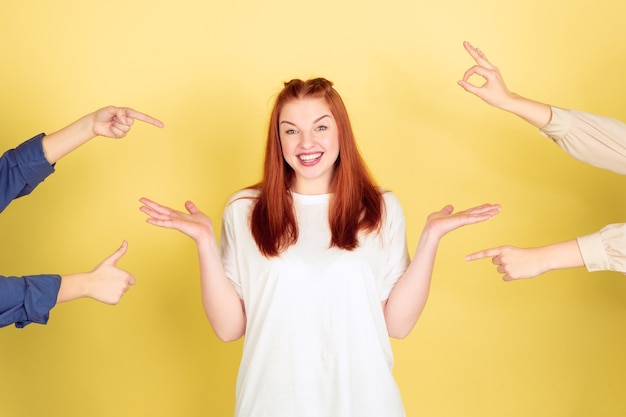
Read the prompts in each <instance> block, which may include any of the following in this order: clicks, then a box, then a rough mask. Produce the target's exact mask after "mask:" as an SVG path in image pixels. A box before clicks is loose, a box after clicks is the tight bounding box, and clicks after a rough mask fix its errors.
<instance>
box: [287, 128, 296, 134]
mask: <svg viewBox="0 0 626 417" xmlns="http://www.w3.org/2000/svg"><path fill="white" fill-rule="evenodd" d="M285 133H286V134H288V135H293V134H295V133H296V130H295V129H287V130H285Z"/></svg>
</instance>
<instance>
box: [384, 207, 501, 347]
mask: <svg viewBox="0 0 626 417" xmlns="http://www.w3.org/2000/svg"><path fill="white" fill-rule="evenodd" d="M453 210H454V208H453V207H452V206H446V207H444V208H443V209H442V210H441V211H438V212H435V213H432V214H431V215H429V216H428V219H427V220H426V226H425V227H424V230H423V231H422V235H421V236H420V240H419V242H418V244H417V248H416V250H415V255H414V257H413V260H412V261H411V263H410V265H409V267H408V268H407V270H406V271H405V273H404V274H403V275H402V276H401V277H400V279H399V280H398V282H397V283H396V285H395V286H394V287H393V290H392V291H391V294H390V295H389V298H388V299H387V301H386V302H384V303H383V309H384V313H385V321H386V323H387V329H388V332H389V335H390V336H391V337H396V338H403V337H406V336H407V335H408V334H409V333H410V331H411V329H412V328H413V326H414V325H415V323H416V322H417V319H418V318H419V316H420V315H421V314H422V311H423V310H424V307H425V306H426V301H427V299H428V293H429V291H430V282H431V277H432V272H433V267H434V263H435V256H436V254H437V247H438V245H439V241H440V240H441V238H442V237H443V236H444V235H445V234H447V233H448V232H451V231H452V230H455V229H457V228H459V227H462V226H465V225H469V224H474V223H478V222H482V221H485V220H488V219H490V218H491V217H493V216H495V215H496V214H498V212H499V210H500V207H499V206H498V205H494V204H484V205H481V206H478V207H474V208H471V209H467V210H464V211H460V212H458V213H453Z"/></svg>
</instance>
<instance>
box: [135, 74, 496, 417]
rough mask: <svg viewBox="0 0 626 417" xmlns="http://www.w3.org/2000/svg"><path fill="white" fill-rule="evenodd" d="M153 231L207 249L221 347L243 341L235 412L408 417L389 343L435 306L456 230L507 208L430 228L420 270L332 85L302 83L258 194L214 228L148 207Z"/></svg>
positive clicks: (287, 103) (278, 127) (283, 117)
mask: <svg viewBox="0 0 626 417" xmlns="http://www.w3.org/2000/svg"><path fill="white" fill-rule="evenodd" d="M141 202H142V203H143V204H144V205H143V206H142V207H141V210H142V211H143V212H144V213H146V214H147V215H148V216H149V217H148V219H147V221H148V222H149V223H151V224H153V225H156V226H161V227H166V228H171V229H176V230H179V231H181V232H183V233H185V234H187V235H188V236H190V237H191V238H193V239H194V240H195V242H196V244H197V248H198V254H199V259H200V270H201V281H202V297H203V304H204V309H205V312H206V314H207V317H208V319H209V321H210V323H211V325H212V327H213V329H214V330H215V333H216V334H217V336H218V337H219V338H220V339H222V340H224V341H229V340H236V339H238V338H240V337H242V336H243V335H244V334H245V342H244V350H243V358H242V361H241V366H240V372H239V377H238V382H237V404H236V411H235V414H236V415H237V416H246V417H252V416H254V417H260V416H271V417H281V416H284V417H287V416H288V417H293V416H298V417H304V416H315V417H321V416H332V417H342V416H359V417H368V416H372V417H380V416H386V417H395V416H403V415H404V410H403V405H402V400H401V398H400V394H399V391H398V387H397V386H396V383H395V381H394V379H393V376H392V373H391V369H392V364H393V355H392V351H391V346H390V342H389V336H392V337H399V338H402V337H405V336H406V335H407V334H408V333H409V332H410V331H411V329H412V327H413V325H414V324H415V322H416V321H417V319H418V317H419V315H420V313H421V312H422V310H423V308H424V305H425V303H426V299H427V296H428V291H429V286H430V279H431V272H432V268H433V263H434V259H435V253H436V249H437V245H438V242H439V240H440V239H441V237H442V236H443V235H444V234H446V233H447V232H449V231H451V230H453V229H456V228H458V227H460V226H463V225H467V224H471V223H476V222H481V221H484V220H487V219H489V218H491V217H492V216H494V215H495V214H497V213H498V211H499V207H498V206H497V205H492V204H485V205H482V206H480V207H475V208H472V209H469V210H465V211H462V212H458V213H453V208H452V206H446V207H444V208H443V209H442V210H441V211H438V212H435V213H433V214H431V215H430V216H428V219H427V221H426V226H425V228H424V230H423V232H422V235H421V239H420V241H419V244H418V247H417V249H416V252H415V256H414V258H413V261H412V262H411V261H410V259H409V256H408V252H407V247H406V238H405V220H404V213H403V211H402V208H401V206H400V204H399V202H398V200H397V198H396V197H395V196H394V195H393V194H392V193H391V192H386V191H383V190H381V189H379V188H377V187H376V185H375V184H374V181H373V180H372V178H371V176H370V174H369V173H368V170H367V168H366V165H365V163H364V161H363V159H362V158H361V155H360V154H359V151H358V149H357V145H356V141H355V139H354V134H353V132H352V128H351V125H350V121H349V118H348V113H347V111H346V108H345V106H344V104H343V101H342V100H341V97H340V96H339V94H338V93H337V92H336V90H335V89H334V88H333V86H332V83H331V82H329V81H327V80H325V79H321V78H318V79H312V80H308V81H301V80H292V81H290V82H288V83H286V84H285V86H284V88H283V90H282V91H281V92H280V93H279V94H278V97H277V99H276V102H275V104H274V108H273V110H272V113H271V116H270V122H269V132H268V136H267V145H266V152H265V168H264V173H263V178H262V180H261V182H260V183H259V184H257V185H255V186H252V187H250V188H248V189H245V190H242V191H239V192H238V193H236V194H235V195H234V196H233V197H232V198H231V199H230V201H229V202H228V204H227V206H226V209H225V211H224V214H223V222H222V228H223V229H222V235H221V254H220V248H219V247H218V245H217V243H216V239H215V234H214V230H213V226H212V223H211V220H210V219H209V218H208V217H207V216H206V215H204V214H203V213H202V212H200V210H198V208H197V207H196V206H195V205H194V204H193V203H191V202H187V203H186V204H185V207H186V209H187V211H188V213H184V212H181V211H177V210H173V209H171V208H168V207H164V206H161V205H159V204H157V203H155V202H153V201H151V200H148V199H146V198H142V199H141Z"/></svg>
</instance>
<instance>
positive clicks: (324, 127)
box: [315, 125, 328, 131]
mask: <svg viewBox="0 0 626 417" xmlns="http://www.w3.org/2000/svg"><path fill="white" fill-rule="evenodd" d="M326 129H328V126H324V125H322V126H318V127H316V128H315V130H317V131H320V130H326Z"/></svg>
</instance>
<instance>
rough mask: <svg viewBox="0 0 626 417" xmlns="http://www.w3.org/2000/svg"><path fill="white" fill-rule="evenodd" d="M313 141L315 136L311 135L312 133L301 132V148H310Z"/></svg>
mask: <svg viewBox="0 0 626 417" xmlns="http://www.w3.org/2000/svg"><path fill="white" fill-rule="evenodd" d="M314 143H315V138H314V137H313V133H311V132H302V137H301V140H300V146H301V147H302V148H303V149H309V148H312V147H313V145H314Z"/></svg>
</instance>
